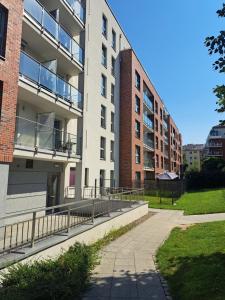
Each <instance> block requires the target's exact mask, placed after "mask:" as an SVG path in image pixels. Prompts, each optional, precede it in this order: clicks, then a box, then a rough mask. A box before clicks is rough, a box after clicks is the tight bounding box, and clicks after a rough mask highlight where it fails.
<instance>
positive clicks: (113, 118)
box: [111, 111, 115, 133]
mask: <svg viewBox="0 0 225 300" xmlns="http://www.w3.org/2000/svg"><path fill="white" fill-rule="evenodd" d="M111 132H112V133H114V132H115V113H114V112H113V111H111Z"/></svg>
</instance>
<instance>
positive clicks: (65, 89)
mask: <svg viewBox="0 0 225 300" xmlns="http://www.w3.org/2000/svg"><path fill="white" fill-rule="evenodd" d="M20 75H21V76H22V77H24V78H26V79H28V80H30V81H31V82H34V83H36V84H37V85H38V87H41V88H43V89H45V90H46V91H48V92H50V93H51V94H53V95H54V97H56V98H60V99H62V100H64V101H66V102H68V103H70V105H74V106H75V107H76V108H78V109H81V110H82V107H83V95H82V94H81V93H80V92H79V91H78V90H77V89H76V88H75V87H74V86H72V85H71V84H69V83H68V82H66V81H65V80H64V79H62V78H61V77H59V76H58V75H56V74H55V73H53V72H52V71H50V70H49V69H47V68H46V67H45V66H43V65H42V64H40V63H39V62H37V61H36V60H34V59H33V58H31V57H30V56H28V55H27V54H26V53H25V52H21V54H20Z"/></svg>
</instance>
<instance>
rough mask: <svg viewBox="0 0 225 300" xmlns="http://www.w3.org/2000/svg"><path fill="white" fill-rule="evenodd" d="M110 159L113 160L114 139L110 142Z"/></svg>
mask: <svg viewBox="0 0 225 300" xmlns="http://www.w3.org/2000/svg"><path fill="white" fill-rule="evenodd" d="M110 160H111V161H114V141H111V143H110Z"/></svg>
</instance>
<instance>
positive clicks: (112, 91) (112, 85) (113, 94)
mask: <svg viewBox="0 0 225 300" xmlns="http://www.w3.org/2000/svg"><path fill="white" fill-rule="evenodd" d="M114 102H115V85H114V84H113V83H112V84H111V103H112V104H114Z"/></svg>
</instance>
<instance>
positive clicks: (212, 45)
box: [205, 3, 225, 123]
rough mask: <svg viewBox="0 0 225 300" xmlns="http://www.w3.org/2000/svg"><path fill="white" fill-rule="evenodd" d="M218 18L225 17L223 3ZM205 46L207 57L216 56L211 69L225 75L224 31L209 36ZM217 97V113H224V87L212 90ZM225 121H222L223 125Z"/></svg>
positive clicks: (224, 5) (224, 4)
mask: <svg viewBox="0 0 225 300" xmlns="http://www.w3.org/2000/svg"><path fill="white" fill-rule="evenodd" d="M217 14H218V16H219V17H222V18H223V17H225V3H223V7H222V9H220V10H218V11H217ZM205 45H206V47H207V48H208V52H209V55H217V56H218V58H217V60H216V61H215V62H214V63H213V67H214V69H215V70H216V71H218V72H219V73H225V31H224V30H222V31H220V34H219V35H218V36H210V37H207V38H206V39H205ZM213 91H214V94H215V95H216V97H217V99H218V100H217V105H218V108H217V109H216V111H217V112H219V113H221V112H225V85H221V86H217V87H216V88H215V89H214V90H213ZM224 122H225V121H223V123H224Z"/></svg>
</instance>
